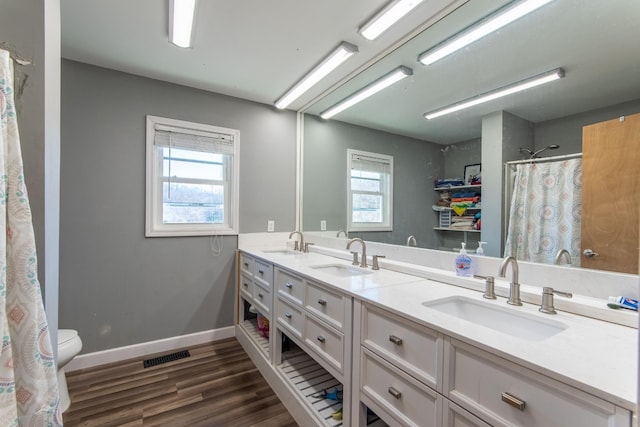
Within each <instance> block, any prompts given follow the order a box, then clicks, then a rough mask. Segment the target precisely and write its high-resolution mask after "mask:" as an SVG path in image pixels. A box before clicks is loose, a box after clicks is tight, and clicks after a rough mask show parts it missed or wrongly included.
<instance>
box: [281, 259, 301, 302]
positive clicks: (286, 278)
mask: <svg viewBox="0 0 640 427" xmlns="http://www.w3.org/2000/svg"><path fill="white" fill-rule="evenodd" d="M276 289H277V290H278V294H279V295H281V296H282V297H284V298H287V299H288V300H289V301H292V302H294V303H295V304H298V305H300V306H302V302H303V301H304V284H303V282H302V279H301V278H299V277H298V276H294V275H293V274H289V273H288V272H287V271H285V270H281V269H279V268H278V269H276Z"/></svg>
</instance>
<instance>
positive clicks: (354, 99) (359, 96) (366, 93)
mask: <svg viewBox="0 0 640 427" xmlns="http://www.w3.org/2000/svg"><path fill="white" fill-rule="evenodd" d="M412 74H413V70H412V69H411V68H408V67H405V66H400V67H398V68H396V69H395V70H393V71H392V72H390V73H388V74H386V75H384V76H383V77H381V78H379V79H378V80H376V81H375V82H373V83H371V84H369V85H367V86H365V87H363V88H362V89H360V90H359V91H357V92H355V93H353V94H352V95H349V96H348V97H347V98H345V99H343V100H342V101H340V102H338V103H337V104H336V105H334V106H333V107H331V108H329V109H327V110H325V111H323V112H322V113H320V117H322V118H323V119H329V118H331V117H333V116H335V115H336V114H338V113H340V112H342V111H344V110H346V109H347V108H349V107H352V106H354V105H355V104H357V103H358V102H360V101H362V100H364V99H367V98H368V97H370V96H371V95H373V94H375V93H378V92H380V91H381V90H382V89H384V88H386V87H389V86H391V85H392V84H394V83H396V82H399V81H400V80H402V79H404V78H405V77H408V76H410V75H412Z"/></svg>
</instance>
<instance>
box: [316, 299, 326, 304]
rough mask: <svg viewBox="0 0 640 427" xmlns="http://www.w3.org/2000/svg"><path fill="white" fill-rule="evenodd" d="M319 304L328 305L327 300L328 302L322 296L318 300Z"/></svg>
mask: <svg viewBox="0 0 640 427" xmlns="http://www.w3.org/2000/svg"><path fill="white" fill-rule="evenodd" d="M318 304H320V305H327V302H326V301H325V300H323V299H322V298H320V299H319V300H318Z"/></svg>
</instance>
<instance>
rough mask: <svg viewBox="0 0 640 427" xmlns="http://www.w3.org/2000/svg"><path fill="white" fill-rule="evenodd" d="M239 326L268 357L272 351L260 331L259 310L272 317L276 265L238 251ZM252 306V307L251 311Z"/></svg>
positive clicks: (270, 328) (267, 317)
mask: <svg viewBox="0 0 640 427" xmlns="http://www.w3.org/2000/svg"><path fill="white" fill-rule="evenodd" d="M238 264H239V275H238V281H239V282H238V300H237V301H238V307H237V309H238V310H237V312H238V325H239V326H240V327H241V328H242V330H243V332H244V333H245V334H246V335H247V336H248V337H250V338H251V339H252V341H253V342H254V343H255V344H256V347H257V348H259V349H260V351H261V352H262V354H263V356H264V357H265V358H267V359H268V358H269V357H270V356H269V354H270V353H271V351H272V350H271V343H270V341H269V339H268V338H266V337H265V336H264V334H263V333H262V331H260V330H259V327H258V326H259V325H258V315H257V313H254V312H253V311H257V312H258V313H259V314H260V315H261V316H264V317H265V318H266V319H268V320H269V323H270V324H269V334H270V335H271V330H272V329H273V328H272V327H271V320H272V318H273V316H272V312H273V265H272V264H271V263H269V262H266V261H264V260H261V259H259V258H255V257H252V256H250V255H248V254H246V253H243V252H240V253H239V254H238ZM249 307H253V310H251V311H250V310H249Z"/></svg>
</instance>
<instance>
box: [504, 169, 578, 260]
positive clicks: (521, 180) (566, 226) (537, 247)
mask: <svg viewBox="0 0 640 427" xmlns="http://www.w3.org/2000/svg"><path fill="white" fill-rule="evenodd" d="M515 166H516V173H515V178H514V183H513V195H512V197H511V207H510V210H509V222H508V233H507V242H506V245H505V256H507V255H511V256H514V257H515V258H516V259H518V260H523V261H531V262H539V263H545V264H553V262H554V258H555V256H556V254H557V252H558V251H559V250H561V249H566V250H568V251H569V253H570V254H571V263H572V265H574V266H577V265H579V263H580V218H581V215H582V159H580V158H577V159H570V160H558V161H551V162H546V163H523V164H518V165H515Z"/></svg>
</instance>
